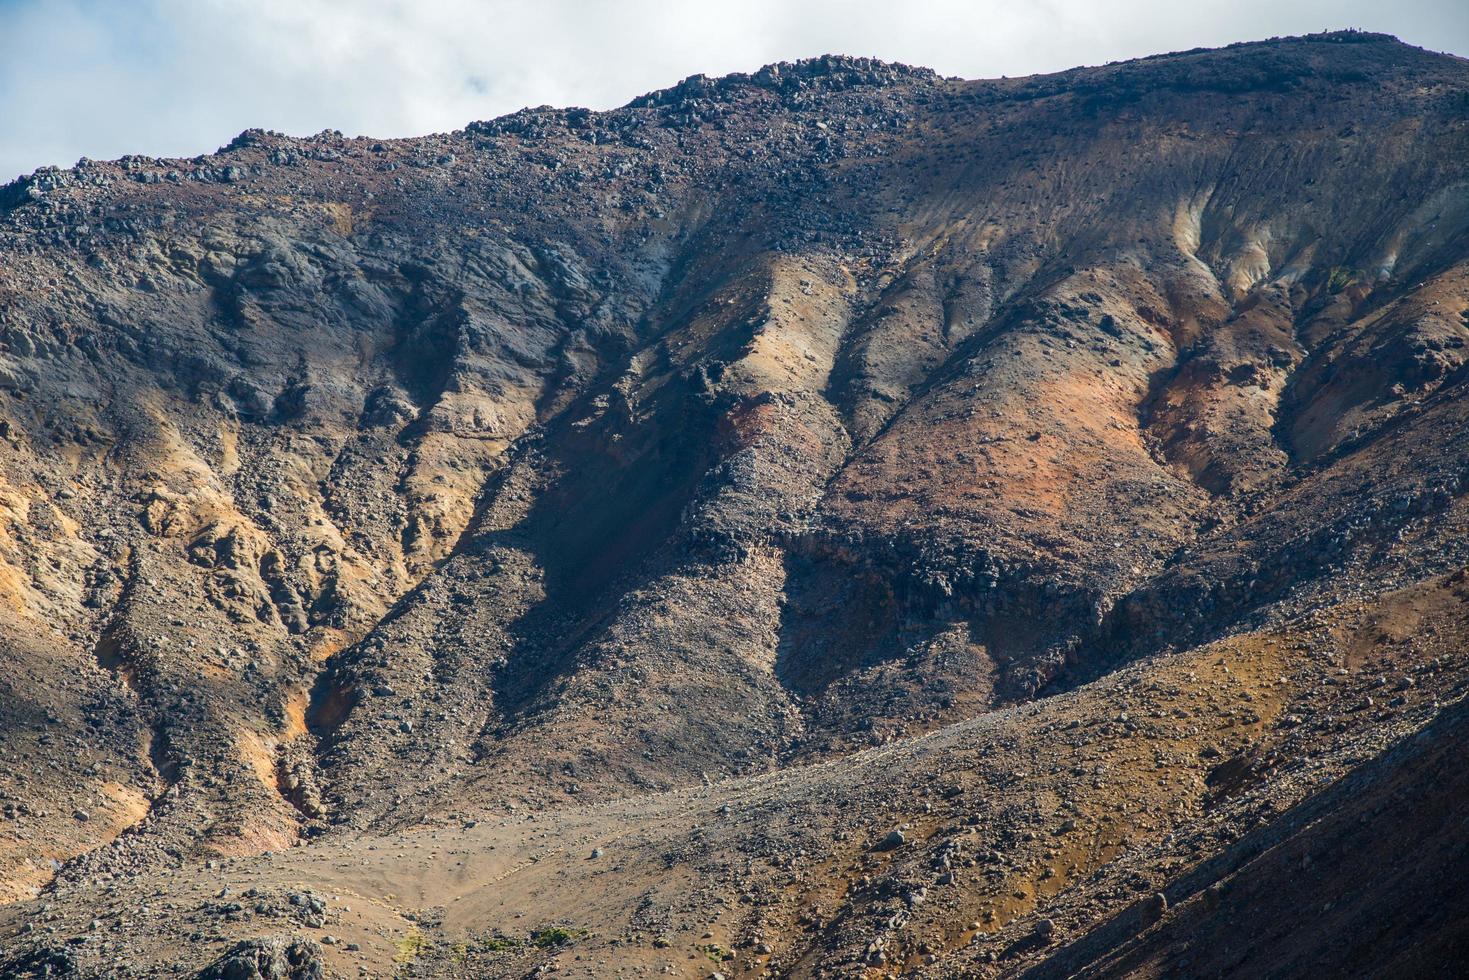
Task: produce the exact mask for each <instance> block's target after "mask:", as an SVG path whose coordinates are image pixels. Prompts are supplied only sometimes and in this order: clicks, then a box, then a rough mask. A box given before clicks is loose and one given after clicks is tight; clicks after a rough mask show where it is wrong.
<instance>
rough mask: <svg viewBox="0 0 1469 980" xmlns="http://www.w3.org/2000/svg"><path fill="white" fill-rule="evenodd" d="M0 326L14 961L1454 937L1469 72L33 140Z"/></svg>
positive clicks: (1224, 972)
mask: <svg viewBox="0 0 1469 980" xmlns="http://www.w3.org/2000/svg"><path fill="white" fill-rule="evenodd" d="M0 351H3V354H0V517H3V520H0V599H3V601H0V657H3V663H4V666H5V669H4V671H3V672H0V760H3V762H4V765H3V767H0V816H3V820H0V897H3V898H4V899H5V900H6V904H4V905H0V973H3V974H4V975H5V976H16V977H36V976H63V975H76V976H87V977H101V976H106V977H122V976H133V977H144V976H146V977H155V976H179V975H198V976H201V977H227V978H244V980H251V978H255V977H267V978H279V977H292V978H308V977H321V976H342V977H356V976H389V975H393V974H398V975H405V976H444V977H487V976H517V977H518V976H526V975H531V974H537V973H542V972H555V973H556V974H557V975H560V976H589V977H605V976H617V975H621V976H631V975H642V974H673V975H682V976H696V977H708V976H712V975H715V974H719V975H722V976H724V977H737V976H757V975H779V976H813V977H814V976H865V977H880V976H889V975H893V976H897V975H902V976H910V975H911V976H925V977H972V976H1027V977H1035V978H1048V977H1064V976H1087V977H1103V976H1107V977H1111V976H1138V977H1152V976H1249V977H1255V976H1262V977H1263V976H1272V977H1280V976H1320V975H1353V976H1415V977H1426V976H1452V975H1455V974H1456V973H1457V972H1458V970H1459V969H1460V968H1461V967H1460V966H1459V964H1460V963H1462V961H1463V958H1464V955H1465V953H1466V952H1469V893H1466V892H1465V890H1464V889H1463V888H1462V887H1461V883H1462V881H1463V880H1464V876H1465V874H1466V872H1469V851H1466V849H1465V848H1464V846H1463V843H1464V840H1465V839H1466V838H1465V835H1466V832H1469V827H1466V825H1465V823H1464V805H1465V803H1466V801H1469V784H1466V782H1465V778H1466V776H1465V772H1464V766H1463V758H1464V746H1465V744H1466V725H1469V716H1466V711H1469V705H1466V703H1465V701H1464V695H1465V693H1466V691H1469V571H1466V569H1469V441H1466V439H1465V436H1464V433H1465V432H1466V431H1469V367H1466V362H1469V62H1466V61H1464V60H1462V59H1459V58H1455V57H1451V56H1447V55H1439V54H1432V53H1429V52H1426V51H1423V50H1420V49H1417V48H1412V47H1409V46H1407V45H1404V44H1402V43H1400V42H1398V41H1396V40H1394V39H1392V38H1389V37H1385V36H1381V35H1375V34H1363V33H1356V32H1346V33H1332V34H1323V35H1314V36H1310V37H1301V38H1284V39H1273V40H1270V41H1265V42H1260V43H1251V44H1240V45H1234V46H1231V47H1228V48H1223V49H1219V50H1197V51H1189V52H1183V53H1178V54H1170V55H1162V56H1158V57H1153V58H1146V59H1142V60H1139V61H1133V62H1127V63H1121V64H1113V65H1108V66H1105V67H1100V68H1078V69H1075V70H1072V71H1067V72H1062V73H1060V74H1056V75H1047V76H1037V77H1031V78H1018V79H1002V80H998V81H994V80H991V81H963V80H958V79H949V78H942V77H939V76H937V75H935V74H934V73H932V72H930V71H927V70H923V69H916V68H908V67H903V66H900V65H891V64H885V63H881V62H877V61H871V60H864V59H852V58H843V57H824V58H819V59H814V60H810V61H802V62H798V63H794V64H779V65H771V66H768V67H766V68H763V69H761V70H760V71H758V72H756V73H754V74H749V75H731V76H728V77H725V78H719V79H712V78H706V77H703V76H695V77H693V78H689V79H687V80H685V81H684V82H682V83H680V84H679V85H677V86H675V87H674V88H671V89H668V90H665V91H660V92H655V93H652V94H650V95H648V96H646V97H643V98H641V99H638V100H636V101H635V102H633V103H631V104H630V105H628V106H626V107H624V108H621V109H617V110H613V111H610V112H591V111H588V110H584V109H551V108H544V107H543V108H539V109H528V110H524V111H522V112H518V113H516V114H514V115H510V116H506V117H503V118H500V119H495V120H491V121H487V122H477V123H473V124H471V125H469V126H468V127H467V128H465V129H464V130H463V131H460V132H455V133H451V134H447V135H441V136H429V137H423V138H418V139H403V140H373V139H347V138H344V137H343V136H342V135H341V134H339V133H334V132H326V133H322V134H320V135H318V136H315V137H311V138H307V139H298V138H291V137H286V136H282V135H279V134H275V133H270V132H265V131H255V130H252V131H248V132H245V133H242V134H241V135H240V136H239V137H238V138H237V139H235V140H234V141H233V142H232V143H231V144H230V145H229V146H227V147H225V148H223V149H221V150H220V151H219V152H218V153H216V154H213V155H210V156H205V157H198V158H194V159H191V160H161V159H153V158H145V157H127V158H123V159H122V160H118V161H115V162H111V163H97V162H91V161H85V160H84V161H82V162H80V163H79V164H78V165H77V167H75V168H73V169H71V170H64V171H63V170H56V169H49V170H42V171H38V172H36V173H35V174H33V175H31V176H29V177H26V178H23V179H21V180H19V181H17V182H15V183H12V184H10V185H8V186H7V187H5V188H4V189H3V190H0Z"/></svg>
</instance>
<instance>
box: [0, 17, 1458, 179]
mask: <svg viewBox="0 0 1469 980" xmlns="http://www.w3.org/2000/svg"><path fill="white" fill-rule="evenodd" d="M1345 26H1355V27H1362V28H1366V29H1371V30H1382V31H1388V32H1390V33H1396V34H1398V35H1400V36H1402V37H1403V38H1404V39H1405V40H1408V41H1411V42H1413V43H1418V44H1423V45H1425V46H1428V47H1432V48H1436V49H1441V50H1442V49H1447V50H1454V51H1458V52H1460V53H1469V5H1465V4H1463V2H1462V0H1398V2H1396V3H1394V4H1391V5H1383V4H1381V3H1380V0H1371V2H1368V0H1336V2H1326V0H1232V2H1222V0H1194V2H1192V3H1180V2H1177V0H1167V2H1163V0H1117V2H1112V3H1103V2H1099V0H907V2H906V3H902V4H898V3H894V2H892V0H841V2H837V0H808V2H793V0H733V2H727V3H718V4H711V3H697V2H689V0H618V2H605V0H490V2H471V0H418V2H408V0H249V2H247V0H130V2H127V3H119V2H116V0H0V105H3V106H5V111H4V112H3V113H0V180H5V179H7V178H8V177H10V176H13V175H15V174H18V173H21V172H27V171H29V170H31V169H34V168H35V167H36V166H39V165H42V164H51V163H54V164H60V165H70V164H71V163H73V162H75V160H76V159H77V158H78V157H79V156H82V155H86V156H91V157H96V158H107V157H115V156H119V155H122V154H124V153H147V154H151V155H180V156H183V155H192V154H195V153H200V152H207V151H209V150H212V149H214V148H215V147H217V146H219V145H221V144H222V143H224V142H227V141H228V140H229V139H230V137H232V136H233V135H234V134H235V133H238V132H239V131H240V130H242V129H245V128H248V127H251V126H260V127H264V128H268V129H277V130H283V131H285V132H289V133H295V134H307V133H312V132H316V131H319V130H321V129H325V128H333V129H340V130H343V131H344V132H347V133H349V134H353V135H356V134H368V135H374V136H407V135H416V134H421V133H426V132H434V131H441V130H446V129H455V128H459V127H461V126H463V125H464V124H465V123H466V122H468V121H470V120H472V119H482V118H487V117H491V116H495V115H499V114H501V113H504V112H509V111H513V110H515V109H517V108H520V107H521V106H524V105H540V104H547V103H549V104H553V105H587V106H591V107H593V108H608V107H611V106H614V105H620V104H622V103H624V102H626V101H628V100H629V99H631V98H633V97H635V96H637V95H639V94H642V93H643V92H646V91H649V90H651V89H654V88H660V87H664V86H667V85H670V84H672V83H674V82H676V81H677V80H678V79H680V78H683V77H685V76H687V75H690V74H693V73H696V72H704V73H706V74H723V73H726V72H730V71H748V70H753V69H754V68H757V67H759V66H760V65H762V64H765V63H768V62H771V61H779V60H790V59H795V58H800V57H807V56H811V55H816V54H822V53H826V52H840V53H844V54H859V55H875V56H878V57H881V58H885V59H888V60H894V61H906V62H910V63H915V64H925V65H928V66H930V67H933V68H935V69H937V70H939V71H941V72H943V73H945V74H954V75H963V76H966V77H992V76H996V75H1002V74H1003V75H1020V74H1029V73H1032V72H1043V71H1056V70H1060V69H1062V68H1067V67H1071V66H1073V65H1077V64H1097V63H1101V62H1105V61H1109V60H1116V59H1120V58H1127V57H1136V56H1139V55H1144V54H1151V53H1155V52H1158V51H1166V50H1177V49H1180V48H1188V47H1195V46H1199V45H1216V44H1224V43H1228V42H1230V41H1235V40H1246V39H1254V38H1260V37H1267V36H1271V35H1277V34H1298V33H1305V32H1309V31H1318V30H1323V29H1327V28H1336V27H1345Z"/></svg>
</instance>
